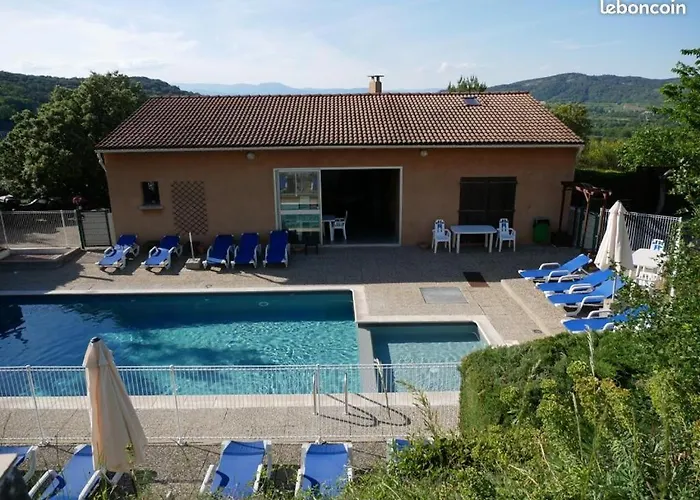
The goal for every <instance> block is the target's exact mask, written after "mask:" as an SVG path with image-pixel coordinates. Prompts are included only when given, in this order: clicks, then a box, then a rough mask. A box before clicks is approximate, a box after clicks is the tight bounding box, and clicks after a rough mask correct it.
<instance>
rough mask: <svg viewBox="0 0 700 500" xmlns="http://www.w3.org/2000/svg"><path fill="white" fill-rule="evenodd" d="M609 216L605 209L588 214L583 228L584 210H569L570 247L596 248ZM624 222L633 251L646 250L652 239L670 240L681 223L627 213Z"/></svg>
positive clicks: (663, 218)
mask: <svg viewBox="0 0 700 500" xmlns="http://www.w3.org/2000/svg"><path fill="white" fill-rule="evenodd" d="M609 213H610V210H609V209H607V210H605V211H603V210H601V211H599V212H593V211H591V212H589V214H588V223H587V227H584V226H586V224H585V215H586V209H585V208H584V207H571V209H570V213H569V234H571V235H572V236H573V237H574V246H577V247H581V248H586V249H596V248H598V244H599V243H600V241H599V239H600V238H602V237H603V234H604V233H605V225H606V224H607V217H608V214H609ZM625 222H626V224H627V232H628V234H629V237H630V245H631V246H632V250H633V251H634V250H637V249H639V248H649V246H650V245H651V240H653V239H660V240H664V241H667V242H668V241H669V240H670V239H672V238H673V237H674V235H675V232H676V230H677V229H678V227H679V225H680V223H681V218H680V217H671V216H668V215H655V214H644V213H639V212H629V213H628V214H627V216H626V217H625ZM584 230H585V234H584Z"/></svg>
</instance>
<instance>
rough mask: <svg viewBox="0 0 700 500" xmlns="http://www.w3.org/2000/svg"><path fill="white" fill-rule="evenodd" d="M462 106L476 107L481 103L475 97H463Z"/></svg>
mask: <svg viewBox="0 0 700 500" xmlns="http://www.w3.org/2000/svg"><path fill="white" fill-rule="evenodd" d="M464 104H466V105H467V106H478V105H479V104H481V103H480V102H479V99H477V98H476V97H465V98H464Z"/></svg>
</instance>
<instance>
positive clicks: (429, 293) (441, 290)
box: [420, 286, 467, 304]
mask: <svg viewBox="0 0 700 500" xmlns="http://www.w3.org/2000/svg"><path fill="white" fill-rule="evenodd" d="M420 293H421V294H422V295H423V300H425V303H426V304H466V303H467V299H466V298H465V297H464V294H463V293H462V290H460V289H459V288H457V287H456V286H434V287H421V288H420Z"/></svg>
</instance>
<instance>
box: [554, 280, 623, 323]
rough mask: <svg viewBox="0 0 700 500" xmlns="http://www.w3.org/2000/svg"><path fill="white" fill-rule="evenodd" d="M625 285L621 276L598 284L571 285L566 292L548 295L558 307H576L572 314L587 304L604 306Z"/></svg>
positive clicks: (578, 311)
mask: <svg viewBox="0 0 700 500" xmlns="http://www.w3.org/2000/svg"><path fill="white" fill-rule="evenodd" d="M624 285H625V282H624V281H623V280H622V279H621V278H617V279H609V280H607V281H604V282H603V283H601V284H600V285H598V286H595V287H594V286H591V285H571V288H569V289H568V290H567V291H566V292H565V293H557V294H554V295H550V296H549V297H547V298H548V299H549V301H550V302H551V303H552V304H554V305H555V306H557V307H569V308H574V310H573V311H570V314H578V313H580V312H581V310H582V309H583V308H584V307H585V306H602V305H603V303H604V301H605V299H609V298H610V297H612V296H613V294H614V293H615V292H617V291H618V290H619V289H620V288H622V287H623V286H624Z"/></svg>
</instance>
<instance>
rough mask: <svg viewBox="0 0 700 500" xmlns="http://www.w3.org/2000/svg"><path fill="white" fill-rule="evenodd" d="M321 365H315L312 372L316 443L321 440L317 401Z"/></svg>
mask: <svg viewBox="0 0 700 500" xmlns="http://www.w3.org/2000/svg"><path fill="white" fill-rule="evenodd" d="M320 378H321V366H320V365H318V364H317V365H316V373H314V412H315V415H316V428H317V430H318V439H317V440H316V442H317V443H320V442H321V438H322V436H321V403H320V401H318V396H319V394H318V393H319V392H320V391H321V382H320Z"/></svg>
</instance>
